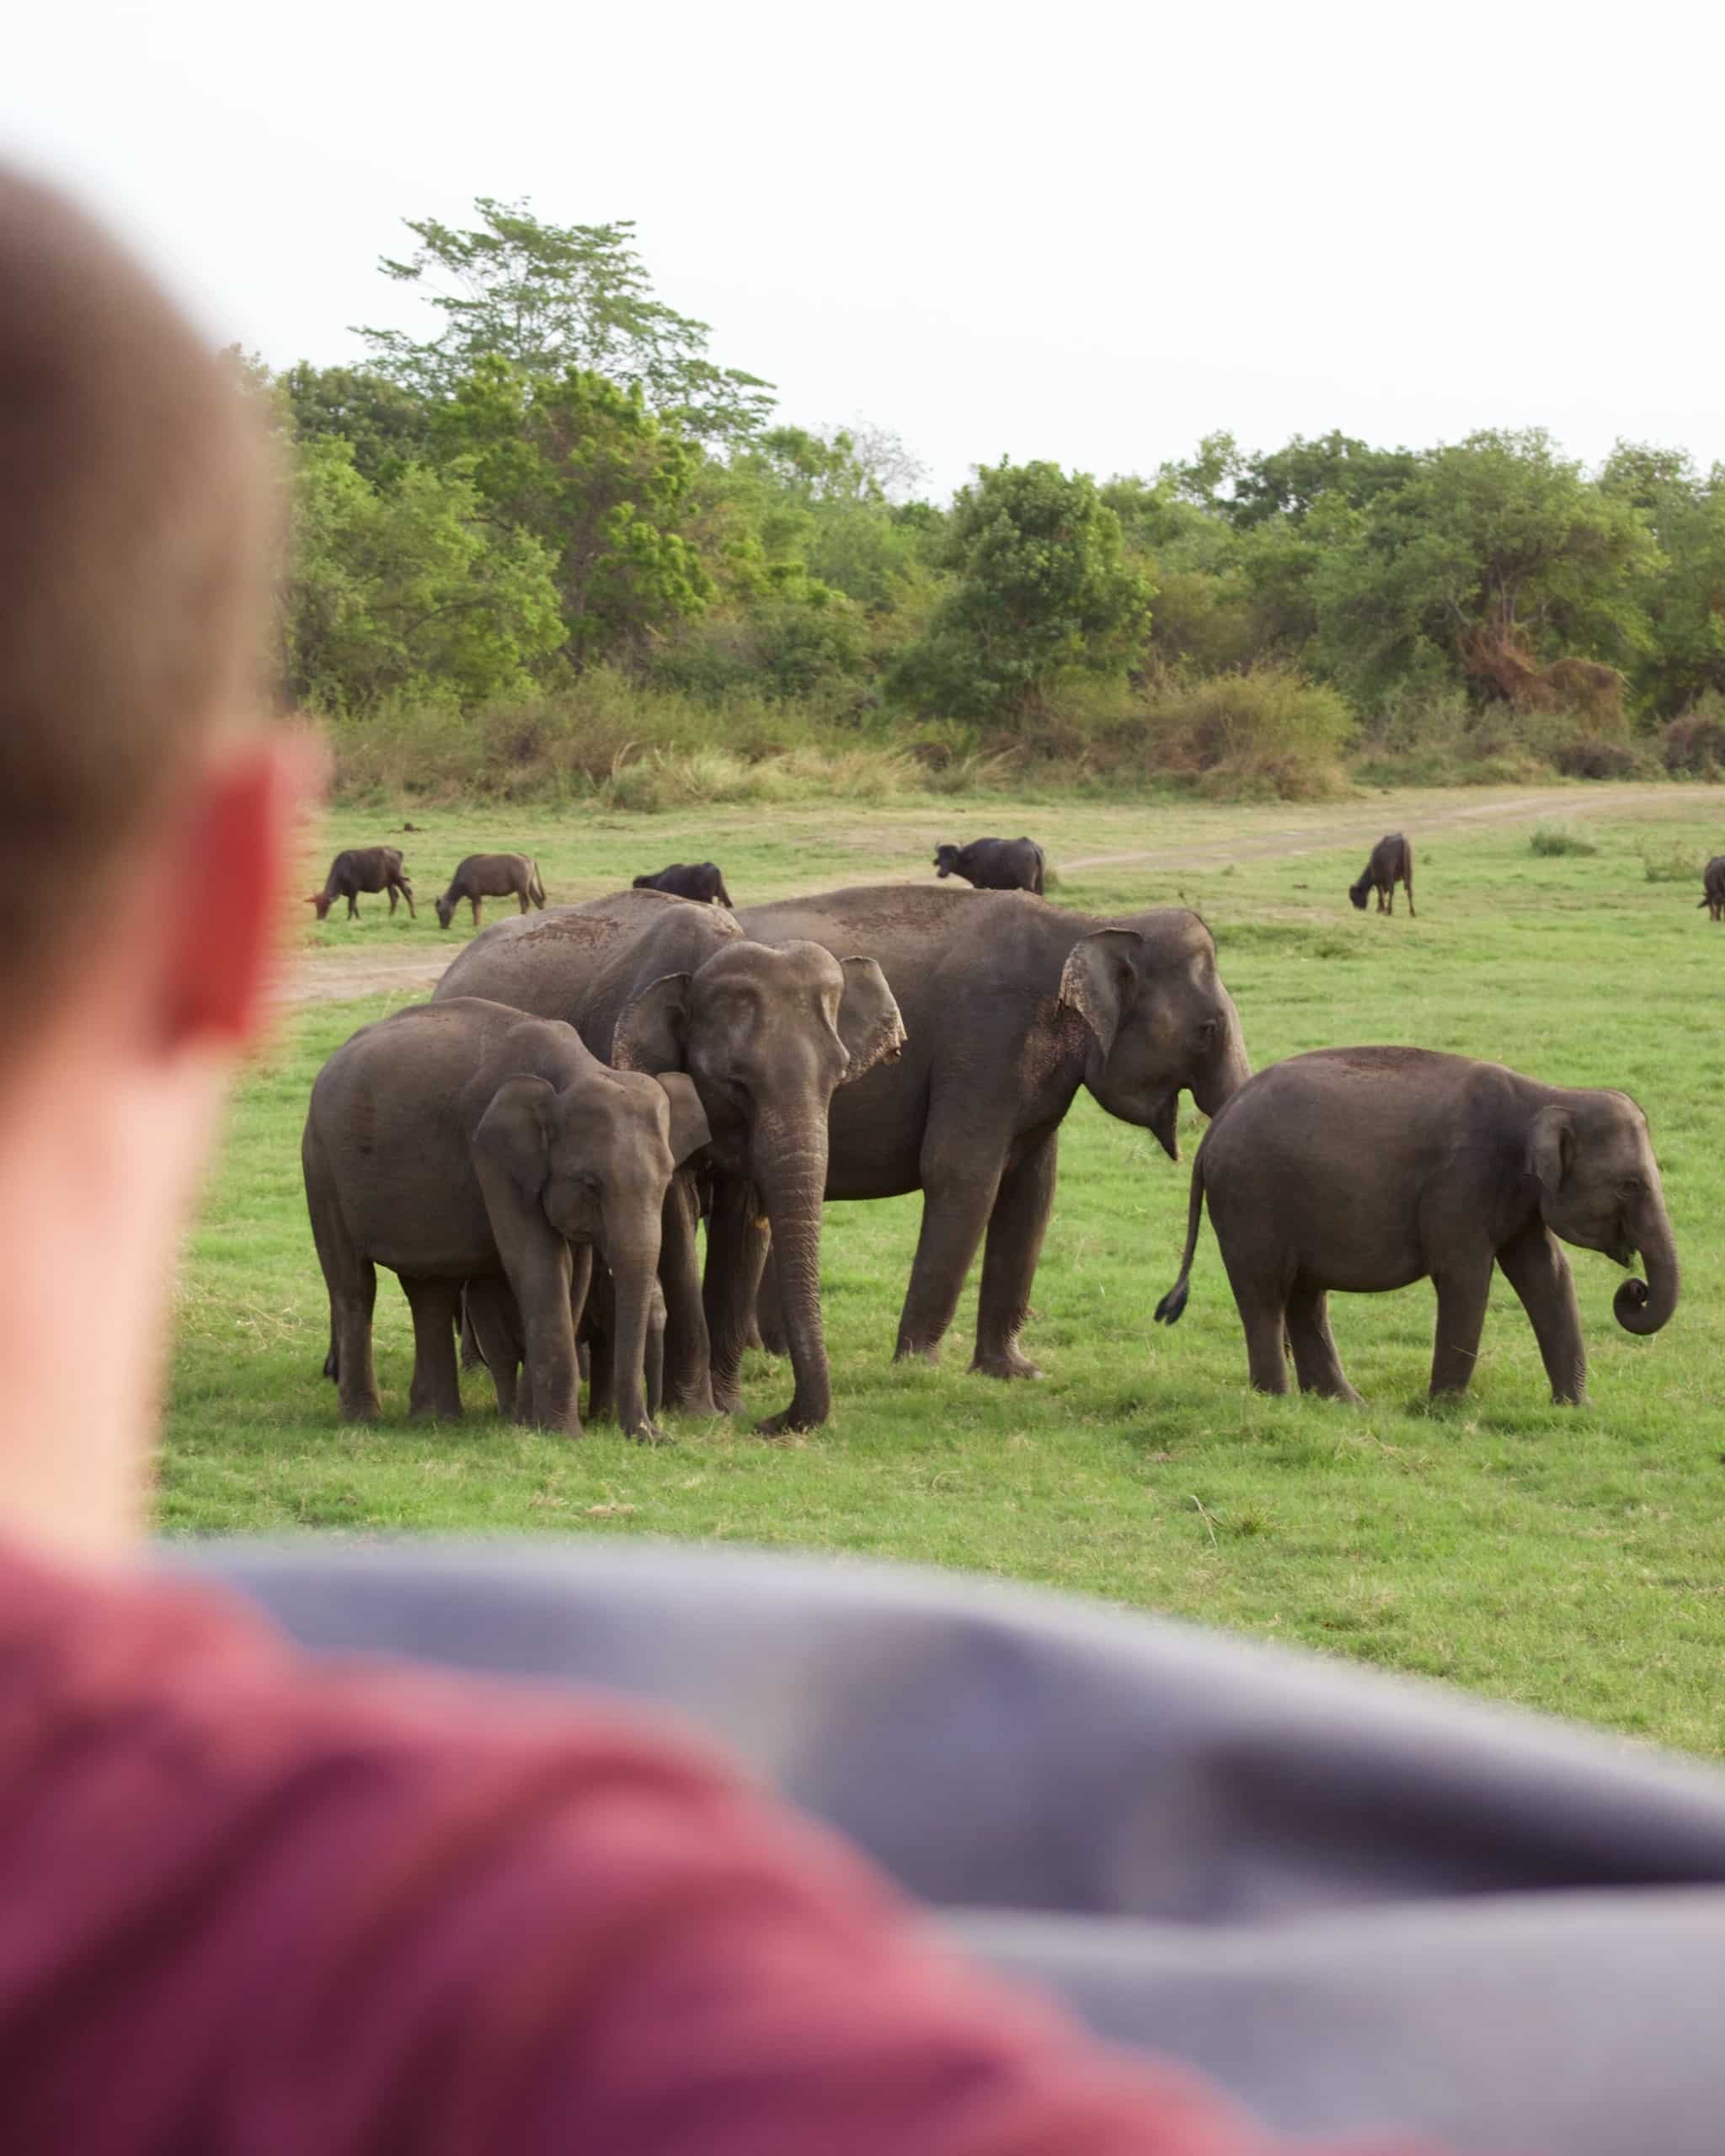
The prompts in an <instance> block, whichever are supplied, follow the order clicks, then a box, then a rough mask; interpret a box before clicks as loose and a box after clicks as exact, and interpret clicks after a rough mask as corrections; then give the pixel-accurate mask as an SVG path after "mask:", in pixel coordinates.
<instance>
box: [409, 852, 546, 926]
mask: <svg viewBox="0 0 1725 2156" xmlns="http://www.w3.org/2000/svg"><path fill="white" fill-rule="evenodd" d="M510 898H513V899H520V901H521V911H522V912H523V913H525V912H526V910H527V901H528V900H529V899H531V900H532V902H533V904H534V905H536V906H541V907H542V906H543V905H544V904H545V886H544V884H543V883H542V882H541V881H540V878H539V864H538V862H537V861H534V860H532V859H531V858H530V857H529V856H527V855H526V854H525V853H470V854H469V855H468V856H467V859H466V860H465V861H464V862H462V864H461V866H460V867H459V868H457V870H456V872H455V873H454V875H453V876H451V878H450V879H449V889H447V890H446V892H445V893H444V894H443V896H442V897H441V899H434V900H433V902H432V903H433V904H434V905H435V906H436V908H437V925H438V926H439V927H440V928H447V927H448V926H449V924H450V923H451V921H453V920H454V919H455V916H456V910H457V907H459V905H461V902H462V899H466V900H467V904H468V905H470V906H471V907H472V908H473V926H474V927H475V928H477V927H478V926H479V915H480V913H481V911H482V910H483V906H484V904H485V901H486V899H510Z"/></svg>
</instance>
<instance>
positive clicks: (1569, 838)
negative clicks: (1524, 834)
mask: <svg viewBox="0 0 1725 2156" xmlns="http://www.w3.org/2000/svg"><path fill="white" fill-rule="evenodd" d="M1528 845H1529V846H1530V847H1531V849H1532V850H1533V851H1534V852H1535V853H1537V854H1539V855H1541V857H1544V858H1547V859H1549V858H1550V857H1552V856H1554V855H1557V854H1563V853H1597V852H1598V851H1599V847H1598V846H1596V845H1595V844H1594V841H1593V840H1591V839H1590V838H1589V836H1588V835H1587V834H1586V832H1584V831H1576V830H1571V829H1570V828H1569V826H1568V825H1567V824H1541V825H1536V826H1535V830H1534V835H1533V836H1532V837H1531V838H1530V840H1529V841H1528Z"/></svg>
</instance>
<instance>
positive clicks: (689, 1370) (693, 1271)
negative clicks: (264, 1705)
mask: <svg viewBox="0 0 1725 2156" xmlns="http://www.w3.org/2000/svg"><path fill="white" fill-rule="evenodd" d="M699 1220H700V1202H699V1199H698V1198H697V1194H696V1190H695V1181H694V1177H692V1176H689V1175H684V1174H678V1175H674V1176H673V1177H671V1179H670V1188H669V1189H668V1190H667V1191H666V1192H665V1207H664V1210H663V1211H662V1213H661V1214H660V1237H659V1284H660V1287H661V1288H662V1289H664V1290H665V1396H666V1397H667V1398H668V1399H669V1401H670V1404H671V1406H673V1407H674V1408H676V1409H678V1410H679V1411H680V1412H681V1413H683V1414H685V1415H716V1414H717V1413H718V1408H717V1407H716V1406H714V1404H713V1350H712V1345H711V1342H710V1339H709V1336H708V1331H707V1310H706V1306H705V1305H704V1304H703V1302H702V1293H701V1257H700V1251H699V1247H698V1246H697V1241H696V1230H697V1226H698V1225H699Z"/></svg>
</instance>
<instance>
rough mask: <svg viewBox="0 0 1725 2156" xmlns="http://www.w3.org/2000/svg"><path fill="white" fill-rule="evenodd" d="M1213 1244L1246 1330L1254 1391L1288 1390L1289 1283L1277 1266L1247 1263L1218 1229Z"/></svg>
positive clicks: (1211, 1211) (1290, 1285)
mask: <svg viewBox="0 0 1725 2156" xmlns="http://www.w3.org/2000/svg"><path fill="white" fill-rule="evenodd" d="M1215 1217H1216V1216H1215V1202H1214V1199H1212V1202H1211V1208H1210V1221H1211V1225H1213V1226H1214V1225H1215ZM1216 1241H1217V1242H1218V1243H1219V1244H1220V1247H1221V1252H1222V1263H1223V1265H1224V1266H1225V1267H1226V1270H1227V1275H1228V1285H1229V1286H1230V1287H1231V1289H1233V1291H1234V1307H1235V1308H1236V1310H1238V1311H1239V1313H1240V1322H1241V1324H1242V1326H1243V1327H1244V1328H1245V1331H1246V1362H1247V1371H1248V1373H1249V1375H1250V1377H1251V1380H1252V1390H1254V1391H1255V1392H1285V1391H1286V1390H1288V1326H1287V1304H1288V1295H1289V1292H1290V1289H1291V1287H1292V1285H1293V1283H1292V1281H1291V1280H1290V1278H1288V1277H1287V1275H1286V1274H1285V1273H1282V1272H1281V1271H1280V1269H1279V1264H1278V1265H1277V1266H1275V1267H1269V1266H1266V1265H1264V1264H1263V1262H1259V1263H1257V1264H1253V1263H1251V1262H1248V1261H1247V1259H1246V1258H1244V1257H1242V1256H1241V1255H1240V1254H1239V1252H1238V1251H1237V1250H1236V1248H1235V1247H1233V1246H1232V1245H1231V1241H1224V1240H1223V1237H1222V1234H1221V1231H1220V1229H1218V1230H1217V1234H1216Z"/></svg>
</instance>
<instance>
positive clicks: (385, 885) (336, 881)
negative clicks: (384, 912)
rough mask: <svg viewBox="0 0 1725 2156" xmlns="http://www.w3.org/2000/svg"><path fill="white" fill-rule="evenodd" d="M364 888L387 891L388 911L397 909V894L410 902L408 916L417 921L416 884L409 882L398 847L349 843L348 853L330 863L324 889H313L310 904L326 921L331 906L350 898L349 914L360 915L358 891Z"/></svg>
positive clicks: (337, 856)
mask: <svg viewBox="0 0 1725 2156" xmlns="http://www.w3.org/2000/svg"><path fill="white" fill-rule="evenodd" d="M361 891H387V892H388V894H389V910H390V911H391V913H393V912H394V911H395V901H396V897H397V894H399V895H400V896H401V897H403V898H404V899H406V900H407V902H408V917H409V920H416V919H417V918H418V915H415V913H414V887H413V885H412V884H411V883H409V881H408V873H407V871H406V869H405V868H403V867H402V864H401V848H400V847H399V846H350V847H349V848H348V850H347V851H346V852H345V853H339V854H337V855H336V857H335V858H334V861H332V862H330V864H329V873H328V875H327V876H326V877H325V878H323V889H322V890H321V891H313V892H312V894H310V896H309V897H308V898H307V900H306V904H307V905H308V906H316V908H317V909H318V920H319V921H326V920H328V916H329V909H330V907H331V906H332V905H334V903H335V901H336V900H337V899H346V900H347V917H348V919H349V920H350V921H355V920H357V919H358V917H359V911H360V909H359V905H358V904H357V899H358V894H359V893H360V892H361Z"/></svg>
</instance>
